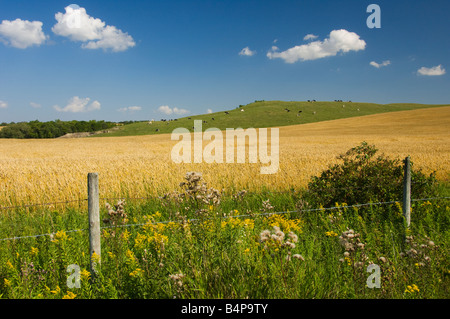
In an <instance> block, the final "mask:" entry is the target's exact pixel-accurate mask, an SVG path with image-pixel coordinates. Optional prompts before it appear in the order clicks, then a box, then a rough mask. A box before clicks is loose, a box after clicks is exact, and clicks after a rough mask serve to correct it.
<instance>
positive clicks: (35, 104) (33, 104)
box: [30, 102, 41, 109]
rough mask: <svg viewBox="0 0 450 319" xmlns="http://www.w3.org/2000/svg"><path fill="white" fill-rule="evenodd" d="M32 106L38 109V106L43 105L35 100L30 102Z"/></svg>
mask: <svg viewBox="0 0 450 319" xmlns="http://www.w3.org/2000/svg"><path fill="white" fill-rule="evenodd" d="M30 106H31V107H33V108H35V109H38V108H40V107H41V105H40V104H39V103H35V102H30Z"/></svg>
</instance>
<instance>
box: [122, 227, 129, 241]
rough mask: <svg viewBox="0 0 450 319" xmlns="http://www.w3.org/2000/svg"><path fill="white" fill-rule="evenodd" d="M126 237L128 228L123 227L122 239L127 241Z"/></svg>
mask: <svg viewBox="0 0 450 319" xmlns="http://www.w3.org/2000/svg"><path fill="white" fill-rule="evenodd" d="M128 238H130V233H129V232H128V229H125V231H124V232H123V233H122V239H123V240H125V241H127V240H128Z"/></svg>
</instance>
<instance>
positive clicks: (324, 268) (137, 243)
mask: <svg viewBox="0 0 450 319" xmlns="http://www.w3.org/2000/svg"><path fill="white" fill-rule="evenodd" d="M185 194H186V193H185ZM196 194H200V193H196ZM201 194H202V195H201V196H200V199H198V198H197V199H196V198H195V197H189V196H187V197H186V196H184V197H183V196H179V195H180V193H178V194H176V193H173V194H172V195H171V196H165V197H164V196H161V197H160V198H157V197H155V198H154V199H151V200H146V201H134V202H130V203H127V202H125V204H123V203H119V204H120V205H119V206H116V207H114V205H110V206H107V205H105V206H104V208H103V209H102V211H101V215H102V217H101V218H102V220H103V221H104V223H103V224H102V227H103V228H102V236H101V240H102V253H101V265H100V267H98V273H97V275H96V276H93V275H92V274H91V273H90V268H89V267H90V256H89V243H88V233H87V231H83V229H84V230H86V229H87V228H88V218H87V215H86V209H84V208H80V209H67V210H66V211H59V210H53V209H44V210H41V209H22V210H16V211H14V212H10V213H8V214H2V215H1V217H0V221H1V224H0V225H1V226H0V238H7V237H11V236H13V235H16V236H17V235H32V234H43V233H52V235H51V236H42V237H37V238H24V239H20V240H6V241H0V295H1V296H2V298H57V299H59V298H77V299H82V298H170V299H172V298H406V299H409V298H448V297H449V296H450V294H449V288H448V287H449V275H450V263H449V260H448V253H449V251H448V249H449V245H448V244H449V234H450V233H449V225H450V214H449V213H450V207H449V206H450V205H449V201H448V200H436V201H422V202H414V204H413V213H412V221H411V228H410V230H409V231H407V232H405V230H404V228H403V217H402V212H401V207H400V205H397V204H394V205H382V206H371V207H367V208H345V207H344V206H345V203H340V204H338V206H339V207H338V208H337V209H333V210H325V209H322V210H320V211H306V210H303V211H298V209H299V207H301V206H302V203H303V202H304V200H305V199H306V198H307V194H299V193H290V194H286V193H245V192H242V193H239V194H234V195H235V196H221V197H220V200H218V201H216V202H215V204H211V202H210V203H206V202H205V201H203V200H202V198H206V197H207V196H208V194H211V193H208V190H206V191H205V192H203V193H201ZM177 195H178V196H177ZM202 196H203V197H202ZM208 198H209V199H211V197H208ZM112 204H115V203H112ZM122 207H123V210H122V209H121V208H122ZM278 211H284V212H285V213H284V214H274V213H275V212H278ZM289 211H290V212H289ZM118 212H119V213H118ZM167 221H168V222H167ZM119 226H120V227H119ZM76 229H81V230H82V231H78V232H69V231H70V230H76ZM94 258H95V256H94ZM371 263H375V264H377V265H379V266H380V270H381V287H380V288H369V287H368V286H367V279H368V277H369V276H370V273H368V272H367V266H368V265H369V264H371ZM71 264H76V265H78V266H79V267H80V269H81V272H80V278H81V285H80V288H69V287H68V285H67V278H68V276H70V273H68V272H67V267H68V266H69V265H71Z"/></svg>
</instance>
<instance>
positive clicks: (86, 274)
mask: <svg viewBox="0 0 450 319" xmlns="http://www.w3.org/2000/svg"><path fill="white" fill-rule="evenodd" d="M80 275H81V278H83V280H88V279H89V278H90V277H91V273H90V272H89V271H87V270H86V269H83V270H82V271H80Z"/></svg>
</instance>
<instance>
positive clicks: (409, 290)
mask: <svg viewBox="0 0 450 319" xmlns="http://www.w3.org/2000/svg"><path fill="white" fill-rule="evenodd" d="M419 291H420V289H419V287H417V285H416V284H412V285H408V286H407V287H406V289H405V293H410V294H412V293H415V292H419Z"/></svg>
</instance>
